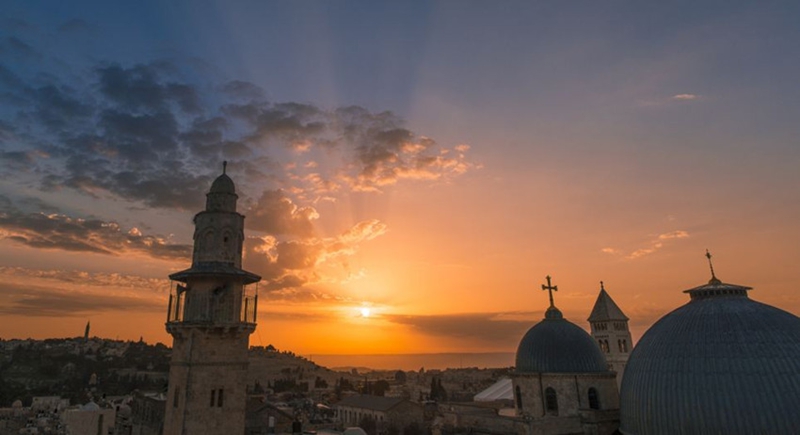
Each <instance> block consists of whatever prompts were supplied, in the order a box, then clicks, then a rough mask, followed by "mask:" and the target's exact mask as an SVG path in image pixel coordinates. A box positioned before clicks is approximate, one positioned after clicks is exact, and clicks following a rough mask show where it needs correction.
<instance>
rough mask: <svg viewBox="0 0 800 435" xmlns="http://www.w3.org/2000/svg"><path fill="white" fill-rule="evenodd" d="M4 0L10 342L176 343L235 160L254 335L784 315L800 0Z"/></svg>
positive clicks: (795, 252)
mask: <svg viewBox="0 0 800 435" xmlns="http://www.w3.org/2000/svg"><path fill="white" fill-rule="evenodd" d="M648 3H650V4H642V3H641V2H626V3H623V2H577V3H576V2H528V1H524V2H510V1H509V2H505V1H504V2H489V1H487V2H472V1H464V2H405V1H403V2H367V1H348V2H339V1H318V2H312V1H309V2H271V1H270V2H264V1H241V2H229V1H178V2H163V1H151V2H106V1H98V2H57V1H52V2H25V1H19V2H4V7H3V8H2V10H0V338H5V339H8V338H27V337H34V338H45V337H67V336H77V335H80V334H82V333H83V327H84V325H85V324H86V322H87V321H88V320H91V323H92V331H93V335H98V336H102V337H109V338H119V339H139V337H140V336H142V337H143V338H144V339H145V340H147V341H148V342H158V341H160V342H164V343H167V344H171V338H170V337H169V335H168V334H167V333H166V332H165V330H164V321H165V320H166V310H167V298H168V295H169V291H170V282H169V280H168V279H167V278H166V277H167V275H168V274H170V273H172V272H175V271H177V270H181V269H185V268H187V267H188V266H189V264H190V262H191V258H190V255H191V243H192V232H193V226H192V217H193V215H194V213H196V212H198V211H200V210H201V209H202V207H203V205H204V201H205V193H206V192H207V191H208V188H209V187H210V184H211V181H212V180H213V179H214V178H215V177H216V176H217V175H219V174H220V173H221V169H222V161H223V160H227V161H228V162H229V163H228V174H229V175H230V176H231V177H232V178H233V180H234V181H235V182H236V186H237V190H238V193H239V196H240V199H239V211H240V212H241V213H243V214H245V215H246V220H245V225H246V230H245V231H246V236H247V241H246V243H245V251H246V252H245V259H244V267H245V268H246V269H248V270H251V271H253V272H255V273H258V274H260V275H262V276H263V278H264V279H263V281H262V282H261V283H260V285H259V294H260V299H259V325H258V329H257V332H256V333H255V334H253V335H252V336H251V339H250V342H251V344H255V345H267V344H270V343H271V344H274V345H275V346H277V347H278V348H280V349H290V350H293V351H295V352H297V353H300V354H306V355H307V354H376V353H377V354H382V353H428V352H499V351H512V352H513V351H514V350H515V349H516V345H517V343H518V342H519V339H520V338H521V336H522V334H523V333H524V331H525V330H526V329H527V328H529V327H530V326H531V325H533V324H534V323H535V322H537V321H538V320H539V319H541V317H542V315H543V312H544V310H545V309H546V308H547V305H548V299H547V294H546V293H545V292H542V291H541V284H542V283H544V281H545V279H544V277H545V276H546V275H548V274H549V275H551V276H552V277H553V283H554V284H556V285H558V288H559V290H558V292H557V293H556V294H555V301H556V305H557V306H558V307H559V308H560V309H561V310H562V311H563V312H564V315H565V316H566V317H567V318H568V319H570V320H572V321H573V322H575V323H577V324H579V325H581V326H583V327H587V328H588V325H587V323H586V318H587V317H588V314H589V312H590V310H591V308H592V304H593V303H594V300H595V298H596V296H597V293H598V291H599V281H601V280H602V281H604V282H605V288H606V290H607V291H608V292H609V294H610V295H611V296H612V297H613V298H614V299H615V301H616V302H617V303H618V305H619V306H620V307H621V308H622V309H623V310H624V311H625V313H626V314H627V315H628V316H629V317H630V318H631V327H632V330H633V334H634V340H638V338H639V337H641V334H642V333H643V332H644V331H645V330H646V328H647V327H648V326H649V325H651V324H652V323H653V322H654V321H655V320H656V319H658V318H659V317H660V316H662V315H663V314H665V313H667V312H669V311H671V310H672V309H674V308H677V307H678V306H680V305H682V304H684V303H685V302H686V301H688V296H687V295H685V294H684V293H682V290H685V289H687V288H691V287H694V286H696V285H700V284H702V283H704V282H706V281H707V280H708V279H709V277H710V274H709V270H708V264H707V262H706V259H705V258H704V254H705V249H706V248H708V249H709V250H710V251H711V252H712V254H713V255H714V266H715V270H716V272H717V276H718V277H719V278H720V279H722V280H723V281H726V282H731V283H736V284H741V285H748V286H752V287H754V290H753V291H752V292H751V293H750V296H751V297H752V298H753V299H755V300H758V301H762V302H766V303H769V304H771V305H775V306H777V307H779V308H782V309H784V310H787V311H790V312H792V313H794V314H799V313H800V267H798V266H797V264H798V263H800V224H799V223H800V82H799V80H800V26H798V17H800V7H798V5H797V3H795V2H785V3H779V2H749V3H743V4H739V3H738V2H730V1H725V2H702V4H697V3H696V2H685V3H682V2H657V3H656V2H648Z"/></svg>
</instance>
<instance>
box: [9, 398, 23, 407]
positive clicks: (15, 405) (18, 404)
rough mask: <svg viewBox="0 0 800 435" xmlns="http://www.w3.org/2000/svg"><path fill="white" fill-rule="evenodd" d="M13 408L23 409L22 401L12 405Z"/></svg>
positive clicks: (16, 401)
mask: <svg viewBox="0 0 800 435" xmlns="http://www.w3.org/2000/svg"><path fill="white" fill-rule="evenodd" d="M11 407H12V408H22V401H21V400H19V399H17V400H15V401H14V403H12V404H11Z"/></svg>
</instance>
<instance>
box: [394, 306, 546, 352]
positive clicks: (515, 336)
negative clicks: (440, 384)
mask: <svg viewBox="0 0 800 435" xmlns="http://www.w3.org/2000/svg"><path fill="white" fill-rule="evenodd" d="M383 317H384V318H386V319H387V320H389V321H390V322H392V323H396V324H400V325H406V326H408V327H410V328H412V329H414V330H416V331H418V332H421V333H423V334H426V335H431V336H436V337H447V338H451V339H453V340H464V341H469V342H475V343H483V344H488V343H491V344H495V345H498V346H513V345H516V344H517V343H519V340H520V338H521V337H522V336H523V334H524V333H525V331H527V330H528V328H530V327H531V326H533V325H534V324H535V323H536V321H537V319H539V318H541V313H534V312H514V313H470V314H444V315H430V316H417V315H385V316H383Z"/></svg>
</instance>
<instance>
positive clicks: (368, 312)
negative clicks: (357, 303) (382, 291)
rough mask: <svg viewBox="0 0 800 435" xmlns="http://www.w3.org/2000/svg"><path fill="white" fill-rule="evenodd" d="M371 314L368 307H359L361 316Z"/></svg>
mask: <svg viewBox="0 0 800 435" xmlns="http://www.w3.org/2000/svg"><path fill="white" fill-rule="evenodd" d="M370 314H372V312H371V310H370V309H369V307H361V317H369V316H370Z"/></svg>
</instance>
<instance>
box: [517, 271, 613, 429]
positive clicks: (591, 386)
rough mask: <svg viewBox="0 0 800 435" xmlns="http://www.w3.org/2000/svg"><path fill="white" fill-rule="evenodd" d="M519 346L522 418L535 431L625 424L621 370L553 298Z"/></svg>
mask: <svg viewBox="0 0 800 435" xmlns="http://www.w3.org/2000/svg"><path fill="white" fill-rule="evenodd" d="M542 288H543V289H544V290H547V291H549V292H550V307H549V308H548V309H547V311H546V312H545V317H544V319H543V320H542V321H540V322H539V323H537V324H536V325H534V326H533V327H531V328H530V329H529V330H528V332H527V333H526V334H525V335H524V336H523V337H522V340H521V341H520V344H519V347H518V348H517V357H516V366H515V370H514V372H513V373H512V385H513V388H514V404H515V408H516V410H517V416H519V417H522V418H523V419H524V420H526V421H527V422H529V425H528V427H529V430H528V432H529V433H542V434H545V433H546V434H575V433H587V434H598V435H602V434H612V433H614V432H615V431H616V429H617V427H618V426H619V390H618V389H617V382H616V374H615V373H614V372H613V371H611V370H609V369H608V366H607V363H606V360H605V357H604V355H603V352H602V351H601V350H600V346H599V345H598V343H597V342H596V341H595V340H594V339H593V338H592V337H591V336H590V335H589V334H588V333H586V331H584V330H583V329H582V328H581V327H579V326H577V325H575V324H574V323H572V322H569V321H568V320H566V319H564V316H563V315H562V313H561V311H559V309H558V308H556V306H555V304H554V302H553V293H552V292H553V291H555V290H557V287H556V286H552V285H550V277H549V276H548V277H547V285H543V286H542Z"/></svg>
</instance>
